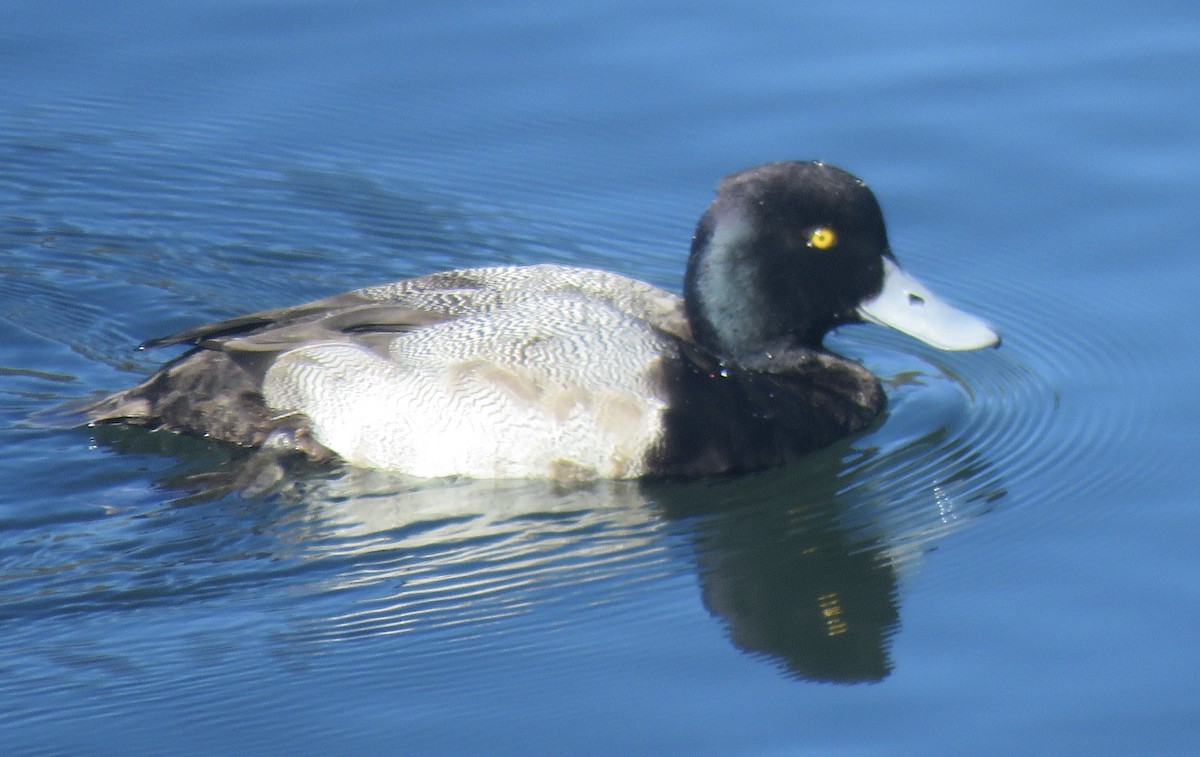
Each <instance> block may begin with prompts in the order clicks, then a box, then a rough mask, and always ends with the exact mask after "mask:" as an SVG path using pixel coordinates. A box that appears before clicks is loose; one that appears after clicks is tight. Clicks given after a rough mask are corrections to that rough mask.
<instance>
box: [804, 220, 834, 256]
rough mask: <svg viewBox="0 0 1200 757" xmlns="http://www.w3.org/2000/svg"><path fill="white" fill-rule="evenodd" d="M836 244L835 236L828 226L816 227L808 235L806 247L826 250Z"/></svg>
mask: <svg viewBox="0 0 1200 757" xmlns="http://www.w3.org/2000/svg"><path fill="white" fill-rule="evenodd" d="M835 244H837V234H836V233H835V232H834V230H833V229H831V228H829V227H828V226H818V227H817V228H815V229H813V230H812V231H811V232H810V233H809V235H808V246H809V247H816V248H817V249H818V250H828V249H829V248H830V247H833V246H834V245H835Z"/></svg>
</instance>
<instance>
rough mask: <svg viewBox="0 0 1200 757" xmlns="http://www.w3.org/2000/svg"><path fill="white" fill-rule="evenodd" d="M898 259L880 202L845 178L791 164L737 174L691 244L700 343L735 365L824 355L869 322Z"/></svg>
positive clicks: (834, 171)
mask: <svg viewBox="0 0 1200 757" xmlns="http://www.w3.org/2000/svg"><path fill="white" fill-rule="evenodd" d="M890 254H891V253H890V252H889V249H888V240H887V232H886V230H885V228H884V223H883V213H882V212H881V211H880V208H879V203H878V202H877V201H876V200H875V195H874V194H873V193H872V192H871V190H870V189H868V188H867V185H866V184H864V183H863V182H862V181H861V180H859V179H858V178H857V177H855V176H853V175H851V174H849V173H847V172H846V171H843V170H841V169H840V168H835V167H833V166H829V165H825V164H824V163H819V162H802V161H787V162H780V163H768V164H766V165H762V166H757V167H755V168H748V169H746V170H744V171H739V172H737V173H735V174H731V175H729V176H727V177H725V178H724V179H722V180H721V182H720V183H719V184H718V185H717V198H716V199H715V200H714V201H713V203H712V204H711V205H710V206H709V207H708V210H707V211H705V213H704V216H703V217H702V218H701V219H700V223H699V226H698V227H697V229H696V235H695V237H694V238H693V240H692V251H691V257H690V259H689V260H688V271H687V277H686V280H685V282H684V290H685V300H686V304H687V314H688V319H689V321H690V322H691V325H692V329H693V331H694V333H695V335H696V340H697V341H698V342H699V343H701V344H702V345H704V346H705V347H707V348H709V349H710V350H712V351H714V352H716V353H717V354H719V355H725V356H730V357H739V356H746V355H753V354H756V353H759V352H762V351H763V350H766V349H768V348H771V347H778V346H781V343H782V344H787V345H794V346H813V347H816V346H819V345H820V343H821V340H822V338H823V337H824V335H825V334H826V332H828V331H829V330H830V329H831V328H833V327H834V326H837V325H838V324H841V323H846V322H850V321H858V320H861V319H860V317H859V315H858V314H857V308H858V306H859V305H860V303H862V302H863V301H864V300H868V299H870V298H872V297H874V296H875V295H877V294H879V292H880V291H881V289H882V287H883V280H884V263H883V261H884V256H890Z"/></svg>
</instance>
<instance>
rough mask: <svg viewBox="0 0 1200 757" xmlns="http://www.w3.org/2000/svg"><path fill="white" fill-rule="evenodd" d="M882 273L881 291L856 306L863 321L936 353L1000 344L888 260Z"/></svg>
mask: <svg viewBox="0 0 1200 757" xmlns="http://www.w3.org/2000/svg"><path fill="white" fill-rule="evenodd" d="M883 269H884V273H883V291H881V292H880V293H879V294H878V295H876V296H875V297H873V298H872V299H870V300H867V301H865V302H863V303H862V304H860V305H859V306H858V313H859V315H861V316H862V317H863V318H864V319H865V320H868V321H871V322H872V323H878V324H880V325H881V326H887V327H889V328H893V329H896V330H897V331H900V332H903V333H905V334H908V335H909V336H911V337H914V338H916V339H920V340H921V341H922V342H925V343H926V344H929V345H932V346H934V347H937V348H938V349H940V350H977V349H980V348H982V347H992V346H994V345H997V344H999V343H1000V335H999V334H997V333H996V331H995V330H994V329H993V328H992V327H991V326H989V325H988V324H986V323H984V322H983V321H982V320H980V319H979V318H976V317H975V316H973V315H971V314H969V313H964V312H963V311H961V310H959V309H957V308H955V307H953V306H951V305H949V304H948V303H946V302H945V301H943V300H941V299H939V298H938V297H937V295H935V294H934V293H933V292H931V291H930V290H929V287H927V286H925V285H924V284H922V283H921V282H919V281H917V280H916V279H915V278H913V277H912V276H910V275H909V274H907V273H905V272H904V270H903V269H902V268H900V266H898V265H896V263H895V261H893V260H892V259H891V258H889V257H885V258H884V259H883Z"/></svg>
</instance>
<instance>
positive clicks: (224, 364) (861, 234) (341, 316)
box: [82, 160, 1000, 481]
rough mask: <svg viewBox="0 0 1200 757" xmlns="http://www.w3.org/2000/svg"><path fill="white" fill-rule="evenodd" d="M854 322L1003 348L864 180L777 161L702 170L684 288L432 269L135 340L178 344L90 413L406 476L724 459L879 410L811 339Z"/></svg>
mask: <svg viewBox="0 0 1200 757" xmlns="http://www.w3.org/2000/svg"><path fill="white" fill-rule="evenodd" d="M862 322H871V323H875V324H879V325H883V326H887V327H891V328H894V329H897V330H899V331H901V332H903V333H906V334H908V335H910V336H912V337H915V338H916V339H918V340H922V341H924V342H926V343H928V344H930V345H932V346H934V347H936V348H939V349H943V350H973V349H980V348H984V347H989V346H994V345H998V344H999V342H1000V337H999V335H998V333H997V332H996V331H995V330H994V329H993V328H992V327H991V326H990V325H988V324H987V323H986V322H985V321H983V320H981V319H979V318H977V317H975V316H972V315H970V314H968V313H966V312H963V311H961V310H959V309H957V308H955V307H953V306H951V305H950V304H948V303H947V302H946V301H944V300H942V299H940V298H938V297H937V296H935V295H934V293H933V292H932V291H930V290H929V289H928V288H927V287H926V286H924V285H922V284H921V283H920V282H919V281H918V280H917V279H915V278H914V277H912V276H911V275H910V274H908V273H906V272H905V271H904V270H903V269H902V268H901V267H900V264H899V262H898V260H897V258H896V256H895V255H894V254H893V253H892V251H891V248H890V246H889V243H888V237H887V232H886V229H885V225H884V219H883V213H882V210H881V209H880V206H879V202H878V201H877V199H876V197H875V195H874V193H873V192H872V191H871V189H870V188H868V186H867V185H866V184H865V183H864V182H863V181H862V180H860V179H859V178H857V177H856V176H854V175H853V174H851V173H849V172H847V171H845V170H843V169H840V168H837V167H835V166H833V165H829V164H826V163H824V162H821V161H800V160H790V161H780V162H774V163H768V164H764V165H759V166H755V167H752V168H747V169H744V170H741V171H738V172H736V173H733V174H730V175H729V176H726V177H725V178H723V179H722V180H721V181H720V182H719V183H718V184H717V187H716V196H715V199H713V201H712V203H711V204H710V205H709V206H708V208H707V209H706V210H705V211H704V212H703V214H702V216H701V217H700V220H699V223H698V225H697V227H696V231H695V234H694V236H693V237H692V241H691V250H690V253H689V256H688V259H687V266H686V271H685V274H684V278H683V295H682V297H680V296H678V295H676V294H674V293H672V292H669V291H666V290H663V289H660V288H658V287H655V286H652V285H650V284H648V283H645V282H642V281H639V280H635V279H632V278H627V277H625V276H621V275H618V274H616V273H610V272H607V271H603V270H595V269H590V268H585V267H575V266H569V265H558V264H535V265H525V266H500V267H481V268H468V269H461V270H452V271H445V272H440V273H433V274H429V275H425V276H420V277H418V278H410V279H406V280H402V281H397V282H393V283H388V284H381V285H376V286H368V287H365V288H362V289H356V290H353V291H350V292H346V293H343V294H338V295H334V296H331V297H327V298H325V299H320V300H316V301H314V302H309V303H306V304H301V305H296V306H292V307H284V308H280V309H275V310H266V311H262V312H258V313H253V314H250V315H242V316H237V317H233V318H229V319H227V320H222V321H218V322H215V323H208V324H204V325H200V326H196V327H194V328H190V329H187V330H184V331H181V332H179V333H176V334H172V335H169V336H165V337H160V338H156V339H151V340H149V341H147V342H145V343H144V344H143V345H142V348H157V347H165V346H170V345H184V346H186V351H184V352H183V353H182V354H180V355H179V356H177V357H175V358H174V359H172V360H170V361H168V362H166V363H165V364H164V365H163V366H162V368H161V369H160V370H158V371H157V372H155V373H154V374H153V375H151V376H150V377H149V378H148V379H146V380H145V381H143V382H142V383H140V384H138V385H136V386H133V387H131V388H128V389H125V390H122V391H119V392H116V393H114V394H110V395H108V396H105V397H102V398H100V399H98V400H94V401H90V402H88V403H87V404H86V405H85V406H84V407H83V409H82V414H83V416H84V422H85V423H87V424H88V425H92V426H95V425H99V424H123V425H126V426H141V427H146V428H149V429H152V430H163V431H169V432H174V433H180V434H188V435H194V436H200V437H206V438H209V439H213V440H217V441H220V442H224V443H229V444H233V445H239V446H243V447H254V448H259V449H261V450H267V451H272V452H278V453H279V454H285V455H299V456H301V457H302V458H307V459H308V460H312V461H314V462H330V461H332V462H334V463H342V464H348V465H351V466H358V467H364V468H373V469H382V470H386V471H391V472H394V473H398V474H402V475H406V476H412V477H416V478H443V477H465V478H482V479H512V478H542V479H554V480H565V481H579V480H594V479H633V478H675V477H686V478H694V477H705V476H713V475H723V474H736V473H742V472H749V471H754V470H760V469H764V468H768V467H772V466H776V465H779V464H782V463H784V462H786V461H788V460H791V459H794V458H797V457H800V456H802V455H805V454H808V453H811V452H813V451H815V450H818V449H821V448H823V447H827V446H829V445H831V444H833V443H834V442H835V441H837V440H839V439H842V438H844V437H848V436H851V435H854V434H856V433H860V432H863V431H864V430H866V429H868V428H869V427H870V426H871V425H872V424H873V423H875V421H876V420H877V419H878V418H879V417H880V415H881V413H882V412H883V410H884V408H885V406H886V401H887V400H886V395H885V393H884V390H883V386H882V384H881V382H880V380H879V379H878V378H877V377H876V376H874V375H873V374H872V373H871V372H870V371H869V370H868V369H867V368H866V367H864V366H863V365H862V364H860V363H859V362H856V361H854V360H851V359H848V358H845V357H842V356H840V355H837V354H835V353H833V352H831V351H829V350H827V349H826V348H825V347H824V346H823V341H824V339H825V337H826V335H827V334H828V333H829V332H830V331H831V330H832V329H834V328H837V327H839V326H842V325H845V324H851V323H862Z"/></svg>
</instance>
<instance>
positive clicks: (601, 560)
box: [95, 427, 1005, 683]
mask: <svg viewBox="0 0 1200 757" xmlns="http://www.w3.org/2000/svg"><path fill="white" fill-rule="evenodd" d="M95 433H96V439H97V441H99V442H101V443H102V444H103V445H105V446H108V447H111V448H113V449H116V450H118V451H120V452H122V453H124V454H129V455H150V456H155V455H162V454H164V453H166V454H167V455H170V456H172V457H174V458H175V459H176V461H177V464H175V465H173V466H171V467H170V468H169V469H167V470H165V471H161V472H160V473H159V474H157V476H156V479H157V485H158V486H160V487H162V488H163V489H167V490H169V491H172V492H174V493H175V495H176V498H175V499H174V500H173V506H174V509H175V510H176V511H177V512H183V511H189V510H190V511H192V512H193V513H195V515H193V516H190V517H191V518H192V519H193V520H194V525H195V526H196V527H198V528H210V527H211V523H212V520H213V517H214V515H213V513H212V511H211V509H212V508H218V509H222V510H224V509H228V508H229V507H230V503H231V502H233V501H236V500H239V499H243V500H244V497H245V496H246V495H242V496H241V497H239V496H238V495H233V497H232V498H231V497H230V496H227V495H223V489H224V485H225V483H227V478H226V479H220V483H219V484H218V485H217V486H216V487H215V488H210V487H212V486H213V482H214V478H213V477H214V476H221V475H222V474H223V472H228V471H231V470H236V469H238V468H239V466H242V465H244V464H246V461H247V459H250V458H252V456H248V455H247V453H246V451H243V450H232V449H229V448H225V447H223V446H219V445H213V444H209V443H207V442H202V441H198V440H193V439H184V438H181V437H177V436H175V435H172V434H166V433H154V432H146V431H143V430H138V429H117V428H114V427H105V428H101V429H97V430H96V431H95ZM867 439H869V437H868V438H867ZM863 441H865V440H859V443H858V445H857V446H856V445H854V444H843V445H839V446H838V447H835V448H833V449H830V450H826V451H824V452H822V453H818V454H816V455H813V456H810V457H808V458H805V459H804V460H801V461H798V462H796V463H795V464H792V465H789V466H786V467H784V468H780V469H776V470H771V471H766V472H763V473H759V474H755V475H751V476H744V477H738V478H729V479H717V480H707V481H695V482H648V483H638V482H594V483H590V484H576V485H570V486H563V485H557V484H554V483H551V482H539V481H465V480H464V481H436V482H429V481H423V482H414V481H404V480H401V479H398V478H396V477H393V476H390V475H387V474H383V473H380V472H375V471H366V470H360V469H351V468H335V469H333V470H328V469H326V470H324V471H312V470H308V471H296V470H292V471H289V472H288V476H287V477H286V478H285V479H283V480H282V484H281V485H280V486H277V487H276V490H275V492H274V493H272V494H269V495H265V496H264V495H253V496H250V497H249V499H248V500H244V501H247V502H249V503H251V504H252V503H254V502H258V503H259V504H258V505H255V506H253V507H252V508H251V509H252V510H253V515H252V516H250V515H245V513H244V512H243V514H242V515H241V516H239V517H252V518H253V519H255V520H254V522H253V523H249V522H248V523H246V524H244V525H245V527H246V528H249V529H250V530H252V531H253V532H254V533H255V534H256V536H255V537H254V538H253V539H252V540H251V542H245V541H242V542H237V541H232V542H229V543H227V545H226V546H225V547H223V548H218V551H217V553H216V554H212V555H210V557H209V559H211V560H212V561H213V564H220V565H221V568H220V570H222V571H226V572H227V573H228V575H227V576H226V578H225V580H223V581H221V582H220V585H221V586H224V587H225V590H226V591H229V592H235V591H237V590H238V589H237V587H239V586H249V585H251V584H253V583H254V582H259V581H263V580H268V581H269V580H284V581H288V582H290V583H292V584H298V585H299V587H301V593H302V594H303V595H305V596H307V597H308V600H306V601H304V602H301V603H300V604H299V605H297V606H293V607H290V608H288V611H287V613H286V614H287V616H288V623H287V625H288V628H287V630H285V631H283V632H282V636H283V637H285V639H286V641H285V642H284V643H285V644H286V645H287V646H297V645H298V646H301V647H306V646H309V645H312V644H318V645H324V644H338V643H344V642H348V641H351V640H354V639H362V638H367V637H377V636H381V635H390V634H401V633H410V632H438V633H470V634H473V635H474V634H480V633H486V629H487V628H488V627H489V626H491V625H494V624H496V623H498V622H507V623H516V624H517V626H518V627H521V624H522V623H523V622H536V620H534V617H535V616H534V615H532V614H531V613H532V611H533V610H534V609H535V608H538V607H542V606H545V605H553V604H555V603H557V602H562V601H563V598H564V597H569V596H571V595H575V596H579V595H581V594H582V595H589V596H592V597H593V599H594V596H595V595H599V596H601V597H602V598H603V599H602V600H600V603H601V604H603V603H605V602H614V601H621V600H623V599H636V598H637V596H638V594H639V592H651V591H652V589H651V588H649V587H651V586H652V585H653V582H654V581H655V580H657V579H658V578H661V577H662V575H663V574H664V572H665V573H667V574H678V575H686V573H688V572H692V571H694V572H695V573H696V574H698V577H699V582H700V586H701V598H702V601H703V604H704V606H705V607H706V608H707V610H708V611H709V612H710V613H711V614H712V615H713V616H715V617H716V618H718V619H719V620H720V622H721V623H722V624H723V625H724V627H725V628H726V629H727V633H728V637H729V639H730V641H731V642H732V643H733V644H734V645H735V646H736V647H737V648H739V649H741V650H743V651H745V652H747V653H750V654H752V655H754V656H757V657H760V658H765V659H767V660H769V661H771V662H772V664H774V665H776V666H778V667H779V668H780V669H781V670H783V671H785V673H786V674H787V675H789V676H791V677H795V678H799V679H805V680H814V681H827V682H838V683H859V682H872V681H879V680H882V679H884V678H886V677H887V676H888V675H889V673H890V672H891V670H892V662H891V659H890V655H889V647H890V642H891V638H892V637H893V635H894V634H895V633H896V632H897V630H898V628H899V624H900V615H901V613H900V592H899V588H900V584H901V582H902V578H903V574H904V571H905V570H906V568H907V567H908V566H911V565H913V564H914V563H915V562H917V561H919V559H920V557H921V555H922V554H924V553H925V552H926V551H927V550H928V549H930V548H931V546H932V545H933V543H935V542H936V541H937V540H938V539H940V538H942V537H944V536H945V535H946V534H948V533H949V532H951V531H952V530H954V529H956V528H958V527H961V526H963V525H965V524H966V523H968V522H969V521H970V520H971V519H972V518H973V517H975V516H977V515H979V514H981V513H983V512H986V511H987V510H988V509H990V508H991V507H992V505H993V503H994V502H995V501H996V500H997V499H999V498H1001V497H1003V495H1004V493H1005V492H1004V489H1003V487H1002V485H1001V484H1000V483H999V480H998V476H997V475H996V474H995V473H994V472H993V471H992V469H991V466H989V465H987V464H986V463H982V462H980V461H979V459H978V456H977V455H975V454H971V453H970V452H969V451H968V450H965V449H959V450H957V451H953V450H952V451H951V453H950V454H946V453H947V447H946V444H945V440H944V439H941V438H939V435H937V434H935V435H931V436H928V437H923V438H920V439H917V440H913V441H909V442H907V443H905V444H904V445H902V446H899V447H897V448H895V449H892V450H890V451H887V452H881V451H880V450H879V449H877V448H872V447H866V446H862V442H863ZM951 446H953V444H952V445H951ZM930 449H937V450H938V451H939V455H938V459H939V460H940V461H941V464H938V465H934V464H931V463H930V460H931V456H930V454H929V450H930ZM914 465H916V466H918V467H919V468H920V470H919V471H918V472H915V473H914V472H913V471H912V470H908V471H907V474H906V475H905V476H904V477H903V478H902V480H898V483H896V485H891V484H889V483H888V481H887V480H886V476H887V475H888V472H889V471H893V472H894V471H896V470H905V469H911V468H912V466H914ZM881 476H883V477H884V478H882V479H881ZM184 504H190V505H191V507H183V508H182V510H180V507H181V506H182V505H184ZM183 517H184V518H185V519H186V518H188V517H189V516H187V515H184V516H183ZM225 525H226V527H229V525H230V524H225ZM233 527H235V528H236V527H237V526H236V524H234V526H233ZM210 541H211V540H210ZM222 549H223V550H225V552H224V554H221V550H222ZM167 551H169V550H167ZM264 554H269V556H270V560H271V561H272V563H273V564H274V566H275V567H273V568H272V569H271V572H268V573H266V574H264V573H262V572H261V570H260V568H261V564H262V559H263V556H264ZM239 564H241V565H244V566H245V567H246V568H253V570H252V574H251V575H247V576H242V577H239V576H238V575H237V574H238V573H239V570H240V569H239V568H238V567H237V566H238V565H239ZM160 568H161V570H163V571H167V572H171V571H175V572H186V571H188V570H189V569H191V570H195V571H197V572H198V573H201V574H206V573H207V571H208V569H206V568H203V567H197V566H196V565H194V564H193V565H192V566H191V568H189V567H188V565H187V563H186V562H178V563H176V564H174V565H173V566H160ZM150 572H153V571H150ZM211 579H212V577H211V576H208V575H199V576H197V578H196V581H195V585H196V586H197V587H198V588H205V587H208V588H211V584H212V580H211ZM171 583H172V584H173V585H174V586H175V591H173V592H172V598H171V601H179V600H181V599H186V595H187V593H188V591H187V589H186V588H184V589H180V587H182V586H186V585H187V584H188V583H189V581H188V579H186V578H185V577H181V576H177V577H176V579H175V580H172V581H171ZM643 587H644V588H643ZM208 588H205V593H206V594H207V592H208ZM292 588H293V589H295V588H296V586H293V587H292ZM153 593H154V592H153V591H149V590H141V591H132V592H129V596H131V597H135V598H136V601H137V603H139V604H140V603H145V602H147V601H153ZM112 599H113V598H110V599H109V600H106V601H107V602H108V603H109V606H111V602H112ZM201 599H203V598H201ZM514 619H515V620H514Z"/></svg>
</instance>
